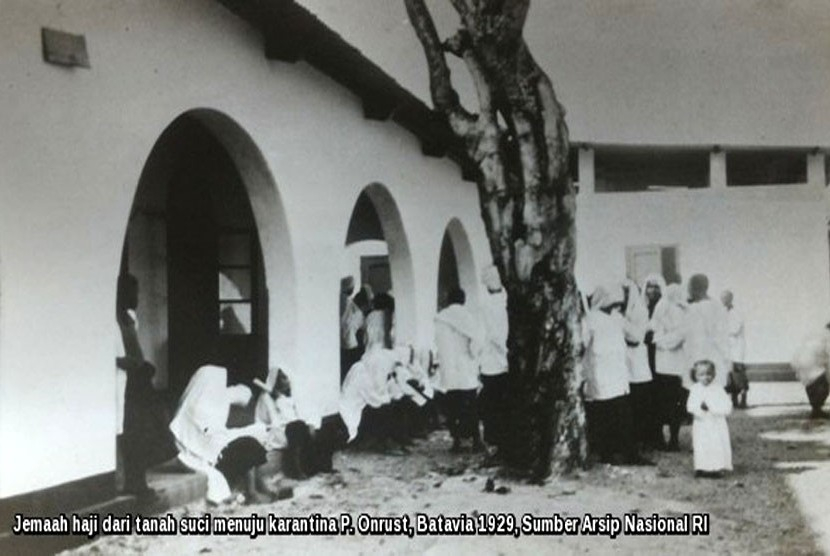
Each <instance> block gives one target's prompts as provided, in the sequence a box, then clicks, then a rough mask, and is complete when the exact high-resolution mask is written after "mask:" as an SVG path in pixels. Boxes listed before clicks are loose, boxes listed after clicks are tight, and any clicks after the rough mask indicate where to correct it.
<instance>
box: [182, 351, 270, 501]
mask: <svg viewBox="0 0 830 556" xmlns="http://www.w3.org/2000/svg"><path fill="white" fill-rule="evenodd" d="M227 375H228V373H227V370H226V369H224V368H223V367H217V366H214V365H204V366H202V367H200V368H199V369H198V370H197V371H196V373H195V374H194V375H193V377H192V378H191V379H190V382H189V383H188V385H187V388H185V391H184V394H182V397H181V400H180V402H179V407H178V409H177V410H176V416H175V417H174V418H173V421H172V422H171V423H170V431H171V432H172V433H173V436H174V437H175V439H176V446H177V448H178V450H179V455H178V458H179V460H180V461H181V462H182V463H183V464H184V465H186V466H187V467H189V468H191V469H193V470H195V471H199V472H201V473H204V474H205V475H207V479H208V492H207V500H208V502H209V503H211V504H220V503H222V502H226V501H229V500H230V499H231V488H230V485H232V484H234V483H236V482H238V481H241V480H242V479H246V481H245V483H244V486H243V489H244V490H245V494H246V499H247V500H249V501H256V502H264V501H269V500H270V497H268V496H267V495H266V494H265V493H262V492H259V491H258V490H257V488H256V484H255V480H254V479H255V477H254V474H253V473H250V471H251V470H252V469H254V468H255V467H257V466H259V465H262V464H263V463H265V461H266V457H265V448H264V447H263V443H264V442H266V440H267V437H268V430H267V429H266V427H265V426H264V425H263V424H261V423H254V424H252V425H249V426H246V427H240V428H228V426H227V421H228V414H229V412H230V407H231V405H242V406H244V405H247V404H248V403H250V400H251V395H252V394H251V390H250V389H249V388H248V387H247V386H244V385H241V384H240V385H236V386H232V387H228V386H227V381H228V376H227Z"/></svg>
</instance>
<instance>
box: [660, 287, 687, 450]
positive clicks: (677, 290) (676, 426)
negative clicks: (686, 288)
mask: <svg viewBox="0 0 830 556" xmlns="http://www.w3.org/2000/svg"><path fill="white" fill-rule="evenodd" d="M683 297H684V296H683V289H682V288H681V287H680V285H679V284H671V285H669V286H666V288H665V295H663V296H662V297H661V299H660V301H659V302H658V303H657V307H656V308H655V310H654V316H653V317H652V319H651V324H650V328H651V330H652V341H653V343H654V347H655V355H654V367H655V383H656V385H657V394H656V402H657V413H658V433H659V436H658V438H657V444H658V445H657V447H658V448H659V449H665V450H668V451H672V452H676V451H678V450H680V441H679V439H680V425H681V423H682V422H683V419H684V417H685V415H686V398H687V397H688V395H689V388H690V387H691V384H692V382H691V378H690V374H689V372H688V370H689V368H690V367H691V365H690V364H689V358H688V355H687V354H686V350H685V342H686V335H687V333H688V313H689V309H688V305H687V304H686V301H685V300H684V299H683ZM666 425H668V427H669V441H668V444H666V441H665V437H664V436H663V427H664V426H666Z"/></svg>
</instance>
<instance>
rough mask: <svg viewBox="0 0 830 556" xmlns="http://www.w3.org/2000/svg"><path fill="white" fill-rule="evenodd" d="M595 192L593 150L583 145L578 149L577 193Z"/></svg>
mask: <svg viewBox="0 0 830 556" xmlns="http://www.w3.org/2000/svg"><path fill="white" fill-rule="evenodd" d="M595 191H596V182H595V174H594V149H593V148H591V147H589V146H587V145H583V146H581V147H579V192H580V193H594V192H595Z"/></svg>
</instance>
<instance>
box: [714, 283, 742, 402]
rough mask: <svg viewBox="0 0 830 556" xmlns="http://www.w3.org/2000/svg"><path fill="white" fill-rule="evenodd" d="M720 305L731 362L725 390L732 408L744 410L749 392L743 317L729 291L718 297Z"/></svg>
mask: <svg viewBox="0 0 830 556" xmlns="http://www.w3.org/2000/svg"><path fill="white" fill-rule="evenodd" d="M720 300H721V303H723V306H724V307H725V308H726V314H727V333H728V334H729V355H730V359H731V360H732V370H731V372H730V373H729V377H728V379H727V382H726V390H727V392H729V393H730V394H731V395H732V406H733V407H737V408H741V409H746V395H747V393H748V392H749V378H748V377H747V374H746V364H745V360H746V333H745V329H746V327H745V326H744V316H743V314H742V313H741V311H740V310H739V309H736V308H735V304H734V300H735V296H734V295H733V294H732V292H731V291H729V290H724V292H723V293H722V294H721V296H720Z"/></svg>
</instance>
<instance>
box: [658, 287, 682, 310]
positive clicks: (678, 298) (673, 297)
mask: <svg viewBox="0 0 830 556" xmlns="http://www.w3.org/2000/svg"><path fill="white" fill-rule="evenodd" d="M663 296H664V297H665V298H666V300H667V301H668V302H669V303H673V304H675V305H679V306H681V307H686V306H687V303H686V300H685V299H684V298H683V288H682V287H681V286H680V284H669V285H668V286H666V289H665V290H664V291H663Z"/></svg>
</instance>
